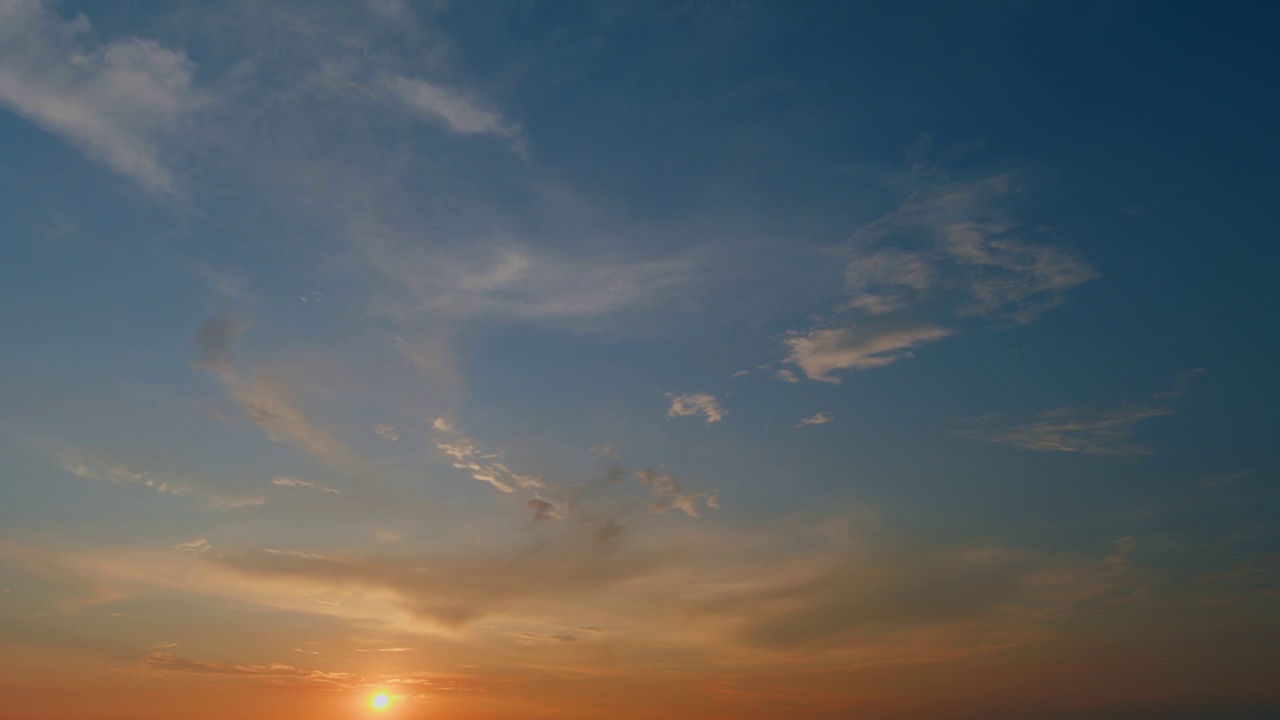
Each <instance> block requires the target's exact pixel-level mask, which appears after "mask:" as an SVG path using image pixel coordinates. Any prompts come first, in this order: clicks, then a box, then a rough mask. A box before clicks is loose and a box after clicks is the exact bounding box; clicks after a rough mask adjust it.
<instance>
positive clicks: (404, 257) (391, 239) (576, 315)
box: [352, 224, 693, 323]
mask: <svg viewBox="0 0 1280 720" xmlns="http://www.w3.org/2000/svg"><path fill="white" fill-rule="evenodd" d="M352 233H353V238H354V242H355V243H356V244H357V246H358V247H360V248H361V250H362V251H363V252H364V255H365V257H366V259H367V260H368V261H369V263H370V264H371V265H372V266H373V267H374V268H375V269H377V270H378V271H380V272H382V273H383V274H385V275H386V276H387V277H388V278H390V279H391V280H393V281H394V282H395V283H396V284H397V285H398V286H399V287H401V288H403V289H404V290H405V291H407V292H408V294H409V295H410V296H411V297H412V298H413V299H414V300H415V301H416V303H417V304H418V306H419V309H420V310H421V311H422V312H424V313H427V314H429V315H432V316H437V315H440V316H446V317H451V318H483V319H487V320H494V321H498V322H507V323H510V322H521V321H528V320H537V321H545V322H570V321H574V322H578V323H583V322H585V321H589V320H591V319H594V318H600V317H604V316H608V315H616V314H619V313H623V312H627V311H637V310H656V309H659V308H662V307H664V306H668V305H670V304H671V303H672V301H673V299H674V298H675V293H674V291H675V290H676V289H678V288H681V287H683V286H685V285H687V284H689V283H690V282H692V280H693V264H692V262H690V261H689V260H687V259H680V258H676V259H667V260H648V261H645V260H631V259H626V258H621V257H615V256H609V255H605V254H600V255H582V254H575V255H566V254H561V253H556V252H553V251H549V250H546V249H536V248H533V247H531V246H529V245H527V244H524V243H520V242H516V241H514V240H504V241H492V242H486V241H483V240H479V241H476V242H473V243H470V244H468V245H466V246H462V247H458V246H448V245H445V244H426V243H422V242H420V241H419V240H418V239H417V238H416V237H405V238H399V237H397V235H399V234H400V233H397V232H394V231H392V230H390V229H389V228H386V227H383V226H379V225H376V224H364V225H358V226H357V227H355V228H353V231H352Z"/></svg>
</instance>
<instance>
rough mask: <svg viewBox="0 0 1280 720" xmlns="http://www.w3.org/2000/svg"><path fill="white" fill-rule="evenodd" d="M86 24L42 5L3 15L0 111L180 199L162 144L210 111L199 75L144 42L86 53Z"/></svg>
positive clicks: (15, 6)
mask: <svg viewBox="0 0 1280 720" xmlns="http://www.w3.org/2000/svg"><path fill="white" fill-rule="evenodd" d="M88 35H89V21H88V20H87V19H86V18H85V17H84V15H77V16H76V17H75V18H73V19H71V20H65V21H64V20H62V19H61V18H59V17H58V16H57V15H56V14H55V13H54V12H52V11H51V10H50V9H49V8H48V7H47V6H46V5H45V4H44V3H43V2H38V1H36V0H19V1H17V2H6V3H4V4H3V5H0V104H2V105H4V106H5V107H8V108H9V109H10V110H12V111H13V112H15V113H17V114H18V115H21V116H22V117H24V118H26V119H27V120H29V121H30V122H32V123H34V124H36V125H38V126H39V127H41V128H43V129H44V130H47V131H48V132H51V133H53V134H55V135H59V136H61V137H62V138H64V139H66V140H67V141H69V142H71V143H73V144H74V145H76V146H78V147H80V148H81V149H83V150H84V151H85V152H86V153H87V154H88V155H89V156H91V157H93V158H95V159H97V160H99V161H101V162H104V163H106V164H107V165H109V166H111V167H112V168H113V169H114V170H115V171H117V172H119V173H120V174H122V175H125V176H127V177H129V178H132V179H133V180H135V181H137V182H138V183H139V184H140V185H142V186H143V187H145V188H147V189H148V190H151V191H153V192H156V193H161V194H172V193H175V192H176V191H177V184H178V183H177V179H176V178H175V175H174V171H173V169H172V168H171V167H170V165H169V163H168V162H167V160H166V157H165V153H164V152H163V145H164V139H165V138H166V137H168V136H169V135H171V134H172V133H173V132H175V131H176V130H177V128H178V126H179V124H180V123H181V121H182V120H183V118H184V116H186V115H188V114H190V113H191V112H192V111H194V110H196V109H197V108H199V107H200V106H201V105H203V104H205V101H206V100H205V97H204V96H203V95H202V94H201V93H200V92H199V91H198V90H197V89H196V88H194V87H193V84H192V75H193V72H194V70H195V65H194V64H193V63H192V62H191V61H190V60H189V59H188V58H187V56H186V54H185V53H184V52H182V51H180V50H171V49H169V48H166V47H163V46H162V45H160V44H159V43H156V42H154V41H151V40H145V39H140V38H127V39H124V40H117V41H114V42H111V43H109V44H107V45H105V46H103V47H101V48H95V47H92V46H91V45H90V44H89V43H88Z"/></svg>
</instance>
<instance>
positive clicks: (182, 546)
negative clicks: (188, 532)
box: [172, 537, 213, 553]
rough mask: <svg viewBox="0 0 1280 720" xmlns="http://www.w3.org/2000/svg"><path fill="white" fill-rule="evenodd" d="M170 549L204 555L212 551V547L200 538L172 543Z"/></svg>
mask: <svg viewBox="0 0 1280 720" xmlns="http://www.w3.org/2000/svg"><path fill="white" fill-rule="evenodd" d="M172 547H173V549H174V550H182V551H183V552H191V553H204V552H209V551H210V550H212V549H213V546H212V545H210V544H209V541H208V540H207V539H205V538H202V537H201V538H193V539H191V540H185V541H183V542H180V543H174V544H173V546H172Z"/></svg>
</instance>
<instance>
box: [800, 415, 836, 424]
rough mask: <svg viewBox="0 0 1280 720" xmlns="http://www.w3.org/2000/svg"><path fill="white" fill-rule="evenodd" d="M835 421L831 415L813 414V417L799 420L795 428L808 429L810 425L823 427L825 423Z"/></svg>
mask: <svg viewBox="0 0 1280 720" xmlns="http://www.w3.org/2000/svg"><path fill="white" fill-rule="evenodd" d="M835 419H836V418H835V416H834V415H832V414H831V413H824V412H820V413H814V414H813V415H810V416H809V417H807V418H805V419H803V420H801V421H800V422H799V423H796V427H809V426H810V425H825V424H826V423H829V422H832V421H834V420H835Z"/></svg>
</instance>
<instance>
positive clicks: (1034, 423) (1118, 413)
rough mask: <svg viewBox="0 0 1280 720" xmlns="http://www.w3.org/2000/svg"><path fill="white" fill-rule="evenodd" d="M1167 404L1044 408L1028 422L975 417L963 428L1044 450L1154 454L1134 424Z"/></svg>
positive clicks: (989, 438) (995, 416)
mask: <svg viewBox="0 0 1280 720" xmlns="http://www.w3.org/2000/svg"><path fill="white" fill-rule="evenodd" d="M1173 412H1174V410H1173V409H1172V408H1168V407H1159V406H1154V405H1143V404H1136V403H1125V404H1121V405H1117V406H1115V407H1109V408H1101V409H1098V408H1082V407H1061V408H1053V409H1049V410H1042V411H1040V412H1038V413H1036V415H1035V416H1034V417H1033V418H1031V419H1030V420H1016V419H1011V418H1009V417H1007V416H1005V415H1000V414H992V415H986V416H983V417H979V418H975V419H973V420H971V421H969V422H970V426H969V427H966V428H964V429H962V430H960V431H959V433H960V434H961V435H963V436H965V437H968V438H972V439H974V440H983V441H986V442H992V443H998V444H1001V445H1011V446H1013V447H1018V448H1022V449H1024V450H1038V451H1042V452H1066V453H1083V454H1086V455H1113V456H1123V455H1150V454H1152V451H1151V450H1150V449H1149V448H1147V447H1146V446H1144V445H1142V444H1141V443H1139V442H1137V441H1135V440H1134V426H1135V425H1137V424H1138V423H1140V422H1142V421H1144V420H1148V419H1150V418H1155V417H1161V416H1164V415H1169V414H1171V413H1173Z"/></svg>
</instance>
